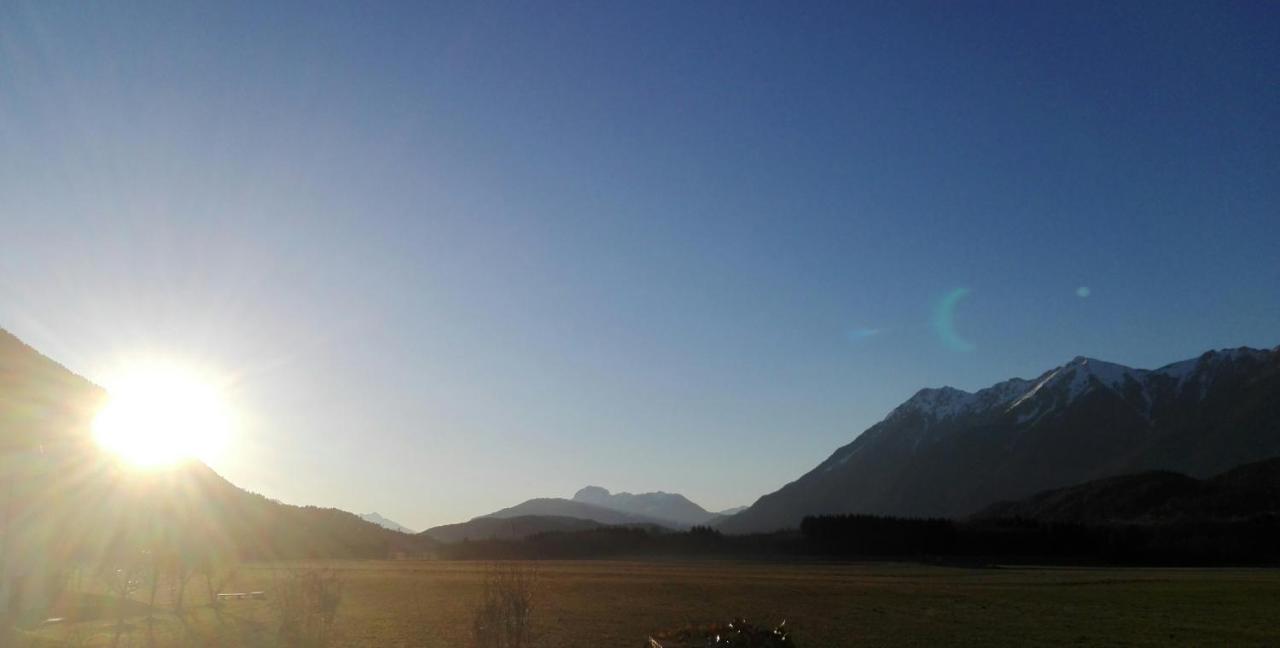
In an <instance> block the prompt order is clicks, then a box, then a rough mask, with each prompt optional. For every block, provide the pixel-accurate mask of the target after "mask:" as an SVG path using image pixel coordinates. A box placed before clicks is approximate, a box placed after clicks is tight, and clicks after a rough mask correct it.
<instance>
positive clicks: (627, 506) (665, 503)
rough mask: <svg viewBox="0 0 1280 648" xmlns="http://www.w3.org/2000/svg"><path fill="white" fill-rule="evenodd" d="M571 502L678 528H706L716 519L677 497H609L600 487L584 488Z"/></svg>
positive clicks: (682, 497)
mask: <svg viewBox="0 0 1280 648" xmlns="http://www.w3.org/2000/svg"><path fill="white" fill-rule="evenodd" d="M573 501H575V502H582V503H584V504H591V505H594V506H603V507H605V508H609V509H613V510H615V511H620V512H623V513H629V514H632V515H638V516H641V517H645V518H650V519H654V520H668V521H670V522H675V523H677V524H678V525H680V526H694V525H697V524H706V523H708V522H710V521H711V520H712V519H713V518H715V514H714V513H711V512H709V511H707V510H706V509H704V508H702V507H701V506H698V505H697V504H694V503H693V502H691V501H689V499H688V498H686V497H685V496H684V495H681V494H679V493H664V492H662V491H658V492H656V493H636V494H632V493H610V492H609V491H608V490H606V489H604V488H601V487H599V486H587V487H586V488H583V489H581V490H579V491H578V492H577V493H575V494H574V496H573Z"/></svg>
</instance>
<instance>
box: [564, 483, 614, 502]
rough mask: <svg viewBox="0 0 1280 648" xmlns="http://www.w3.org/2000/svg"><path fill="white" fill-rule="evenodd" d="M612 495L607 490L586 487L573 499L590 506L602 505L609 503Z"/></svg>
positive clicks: (574, 495)
mask: <svg viewBox="0 0 1280 648" xmlns="http://www.w3.org/2000/svg"><path fill="white" fill-rule="evenodd" d="M611 495H612V494H611V493H610V492H609V489H607V488H601V487H600V486H586V487H583V488H581V489H579V490H578V492H576V493H574V494H573V499H574V500H575V501H578V502H587V503H588V504H601V503H603V502H607V501H609V497H610V496H611Z"/></svg>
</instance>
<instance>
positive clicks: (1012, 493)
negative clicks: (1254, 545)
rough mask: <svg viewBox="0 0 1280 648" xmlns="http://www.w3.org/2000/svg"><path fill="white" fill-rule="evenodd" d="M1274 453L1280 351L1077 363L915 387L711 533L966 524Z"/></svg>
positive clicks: (1279, 442)
mask: <svg viewBox="0 0 1280 648" xmlns="http://www.w3.org/2000/svg"><path fill="white" fill-rule="evenodd" d="M1278 455H1280V347H1277V348H1275V349H1270V350H1265V349H1262V350H1260V349H1250V348H1239V349H1227V350H1222V351H1210V352H1208V353H1205V354H1203V355H1201V356H1199V357H1198V358H1193V359H1190V360H1185V361H1182V362H1176V363H1173V364H1170V365H1166V366H1164V367H1160V368H1159V369H1154V370H1147V369H1134V368H1130V367H1125V366H1123V365H1118V364H1114V363H1110V362H1104V361H1101V360H1095V359H1092V358H1084V357H1077V358H1074V359H1072V360H1071V361H1070V362H1067V363H1066V364H1063V365H1062V366H1060V367H1056V368H1054V369H1051V370H1049V371H1046V372H1045V373H1043V374H1042V375H1040V376H1039V377H1037V378H1035V379H1033V380H1024V379H1021V378H1014V379H1011V380H1006V381H1004V382H1001V383H998V384H996V385H993V386H991V387H988V388H986V389H982V390H979V391H977V392H972V393H971V392H967V391H963V390H960V389H955V388H952V387H942V388H938V389H922V390H920V391H919V392H917V393H916V394H915V395H914V396H912V397H911V398H910V399H908V400H907V401H906V402H904V403H903V404H902V405H899V406H898V407H897V408H895V409H894V410H893V411H892V412H890V413H889V415H888V416H887V417H885V419H884V420H883V421H881V422H879V423H877V424H875V425H873V426H872V427H870V428H869V429H867V431H866V432H864V433H862V434H861V435H859V436H858V437H857V438H856V439H854V440H853V442H852V443H850V444H848V445H846V446H844V447H842V448H840V449H838V450H836V452H835V453H833V454H832V455H831V456H830V457H829V458H828V459H827V460H826V461H824V462H822V463H821V464H819V465H818V466H817V467H816V468H814V469H813V470H811V471H810V472H809V473H807V474H805V475H804V476H802V477H801V478H800V479H798V480H796V481H795V482H792V483H790V484H788V485H786V486H784V487H783V488H782V489H780V490H779V491H777V492H775V493H771V494H769V495H766V496H764V497H762V498H760V500H758V501H757V502H756V503H755V504H754V505H752V506H751V507H750V508H748V509H747V510H746V511H743V512H742V513H739V514H738V515H735V516H733V517H731V518H728V519H726V520H724V521H723V522H721V523H720V527H721V528H723V529H724V530H726V531H732V532H746V531H767V530H772V529H776V528H783V527H791V526H795V525H796V524H798V523H799V521H800V519H801V518H802V517H803V516H805V515H810V514H819V513H877V514H886V515H911V516H947V517H956V516H963V515H968V514H970V513H972V512H974V511H976V510H978V509H980V508H982V507H984V506H986V505H988V504H991V503H993V502H995V501H998V500H1009V499H1018V498H1022V497H1026V496H1028V495H1031V494H1032V493H1035V492H1038V491H1041V490H1045V489H1049V488H1058V487H1063V486H1068V485H1072V484H1076V483H1080V482H1083V481H1087V480H1090V479H1098V478H1101V477H1108V476H1112V475H1118V474H1123V473H1132V472H1139V471H1143V470H1155V469H1164V470H1175V471H1179V472H1184V473H1187V474H1190V475H1192V476H1196V477H1206V476H1209V475H1212V474H1216V473H1219V472H1222V471H1225V470H1228V469H1230V468H1232V467H1234V466H1236V465H1239V464H1242V463H1245V462H1249V461H1257V460H1261V459H1266V458H1269V457H1272V456H1278Z"/></svg>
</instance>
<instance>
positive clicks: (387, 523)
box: [360, 511, 417, 533]
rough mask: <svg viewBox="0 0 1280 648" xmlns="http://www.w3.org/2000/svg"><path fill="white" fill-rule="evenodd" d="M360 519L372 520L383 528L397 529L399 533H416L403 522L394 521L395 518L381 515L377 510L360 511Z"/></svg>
mask: <svg viewBox="0 0 1280 648" xmlns="http://www.w3.org/2000/svg"><path fill="white" fill-rule="evenodd" d="M360 519H361V520H364V521H365V522H372V523H374V524H376V525H378V526H380V527H382V528H384V529H391V530H392V531H399V532H401V533H417V531H414V530H413V529H410V528H409V527H406V526H404V525H403V524H400V523H399V522H396V521H395V520H391V519H388V518H385V517H382V515H381V514H379V513H378V512H377V511H374V512H372V513H362V514H361V515H360Z"/></svg>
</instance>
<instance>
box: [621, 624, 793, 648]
mask: <svg viewBox="0 0 1280 648" xmlns="http://www.w3.org/2000/svg"><path fill="white" fill-rule="evenodd" d="M786 625H787V622H786V621H783V622H782V623H780V624H778V627H776V628H772V629H770V628H761V627H759V626H754V625H751V624H750V623H747V621H746V619H738V620H736V621H733V622H731V623H725V624H716V625H710V626H703V627H697V628H681V629H680V630H676V631H673V632H663V633H660V634H658V635H656V636H653V637H649V642H648V643H647V644H645V647H646V648H712V647H714V648H792V647H794V646H795V644H794V643H792V641H791V636H790V633H789V632H788V631H787V628H786Z"/></svg>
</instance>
